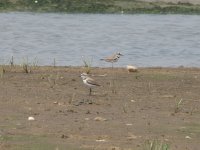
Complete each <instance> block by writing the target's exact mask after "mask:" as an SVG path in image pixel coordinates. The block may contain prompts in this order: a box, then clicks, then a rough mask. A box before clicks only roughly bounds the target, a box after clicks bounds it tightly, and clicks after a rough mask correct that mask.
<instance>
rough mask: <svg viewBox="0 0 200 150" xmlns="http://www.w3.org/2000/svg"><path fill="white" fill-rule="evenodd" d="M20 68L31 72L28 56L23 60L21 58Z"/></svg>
mask: <svg viewBox="0 0 200 150" xmlns="http://www.w3.org/2000/svg"><path fill="white" fill-rule="evenodd" d="M22 69H23V71H24V72H25V73H31V65H30V63H29V61H28V58H27V59H26V60H25V59H23V62H22Z"/></svg>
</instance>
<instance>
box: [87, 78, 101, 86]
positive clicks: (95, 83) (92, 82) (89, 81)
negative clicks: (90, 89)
mask: <svg viewBox="0 0 200 150" xmlns="http://www.w3.org/2000/svg"><path fill="white" fill-rule="evenodd" d="M87 82H88V83H89V84H91V85H96V86H100V85H99V84H98V83H97V82H96V81H95V80H94V79H92V78H89V77H88V78H87Z"/></svg>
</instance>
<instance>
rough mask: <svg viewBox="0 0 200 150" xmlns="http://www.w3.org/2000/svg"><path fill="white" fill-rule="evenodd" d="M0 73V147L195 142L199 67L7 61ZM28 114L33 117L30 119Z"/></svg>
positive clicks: (199, 130) (187, 145)
mask: <svg viewBox="0 0 200 150" xmlns="http://www.w3.org/2000/svg"><path fill="white" fill-rule="evenodd" d="M4 69H5V73H3V72H2V71H1V78H0V89H1V90H0V149H1V150H19V149H20V150H29V149H30V150H33V149H34V150H35V149H37V150H66V149H87V150H88V149H89V150H90V149H91V150H94V149H95V150H105V149H106V150H122V149H123V150H140V149H141V150H142V149H143V148H144V143H145V141H147V140H154V139H158V140H161V141H163V142H164V143H166V144H169V145H170V148H171V149H172V150H175V149H177V150H198V149H199V141H200V123H199V120H200V92H199V91H200V69H198V68H140V69H139V71H138V72H136V73H128V72H127V70H126V69H125V68H115V69H113V70H112V69H110V68H92V69H91V70H90V71H91V74H92V75H93V76H92V77H93V78H94V79H95V80H96V81H97V82H98V83H99V84H101V87H97V88H95V89H94V90H93V93H92V96H89V95H88V94H89V89H88V88H87V87H86V86H84V85H83V82H82V80H81V78H80V74H81V73H82V72H84V71H85V69H84V68H82V67H55V68H54V67H34V68H31V73H24V70H23V69H22V68H21V67H10V66H7V67H5V66H4ZM28 117H33V118H34V119H35V120H32V121H29V120H28Z"/></svg>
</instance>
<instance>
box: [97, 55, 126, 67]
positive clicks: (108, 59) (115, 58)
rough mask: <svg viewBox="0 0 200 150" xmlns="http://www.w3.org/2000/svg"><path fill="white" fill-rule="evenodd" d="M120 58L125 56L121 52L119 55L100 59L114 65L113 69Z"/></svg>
mask: <svg viewBox="0 0 200 150" xmlns="http://www.w3.org/2000/svg"><path fill="white" fill-rule="evenodd" d="M120 56H123V55H122V54H121V53H120V52H118V53H115V54H113V55H111V56H108V57H106V58H103V59H100V60H104V61H105V62H110V63H112V68H113V63H114V62H117V61H118V59H119V58H120Z"/></svg>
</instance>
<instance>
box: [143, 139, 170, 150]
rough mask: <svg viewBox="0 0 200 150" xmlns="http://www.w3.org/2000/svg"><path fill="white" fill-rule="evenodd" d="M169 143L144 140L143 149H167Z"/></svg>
mask: <svg viewBox="0 0 200 150" xmlns="http://www.w3.org/2000/svg"><path fill="white" fill-rule="evenodd" d="M169 149H170V147H169V144H166V143H163V141H160V140H146V141H145V143H144V147H143V150H169Z"/></svg>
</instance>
